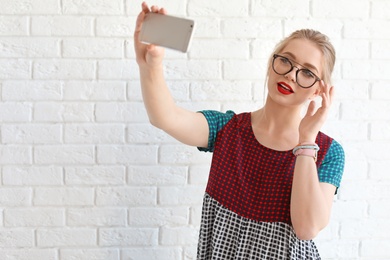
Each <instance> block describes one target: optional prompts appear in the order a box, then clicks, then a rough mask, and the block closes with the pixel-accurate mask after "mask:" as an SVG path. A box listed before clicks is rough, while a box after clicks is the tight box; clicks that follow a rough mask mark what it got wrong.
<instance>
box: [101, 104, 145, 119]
mask: <svg viewBox="0 0 390 260" xmlns="http://www.w3.org/2000/svg"><path fill="white" fill-rule="evenodd" d="M95 114H96V120H97V121H98V122H121V123H122V122H146V121H148V119H147V118H148V117H147V114H146V109H145V105H144V104H143V103H141V102H115V103H112V102H106V103H97V104H96V112H95Z"/></svg>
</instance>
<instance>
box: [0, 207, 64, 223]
mask: <svg viewBox="0 0 390 260" xmlns="http://www.w3.org/2000/svg"><path fill="white" fill-rule="evenodd" d="M64 213H65V211H64V210H63V209H45V208H34V209H6V210H5V211H4V225H5V226H6V227H58V226H63V225H64V224H65V214H64Z"/></svg>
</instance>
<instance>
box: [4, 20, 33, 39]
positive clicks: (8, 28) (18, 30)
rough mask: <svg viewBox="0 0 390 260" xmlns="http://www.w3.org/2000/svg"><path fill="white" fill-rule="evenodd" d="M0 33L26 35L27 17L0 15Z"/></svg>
mask: <svg viewBox="0 0 390 260" xmlns="http://www.w3.org/2000/svg"><path fill="white" fill-rule="evenodd" d="M0 35H2V36H3V35H4V36H25V35H28V17H23V16H0Z"/></svg>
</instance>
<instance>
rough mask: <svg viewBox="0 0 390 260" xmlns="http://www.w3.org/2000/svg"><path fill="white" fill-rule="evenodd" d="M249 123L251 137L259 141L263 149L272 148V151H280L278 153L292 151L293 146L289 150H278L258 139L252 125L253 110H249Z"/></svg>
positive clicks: (258, 143)
mask: <svg viewBox="0 0 390 260" xmlns="http://www.w3.org/2000/svg"><path fill="white" fill-rule="evenodd" d="M248 121H249V122H248V124H249V127H250V135H251V138H253V140H254V141H255V142H256V143H257V145H258V146H259V147H261V148H263V149H267V150H270V151H273V152H278V153H289V152H290V153H292V151H293V148H292V149H288V150H276V149H274V148H271V147H268V146H266V145H264V144H262V143H261V142H260V141H259V140H257V138H256V135H255V132H254V131H253V125H252V112H248Z"/></svg>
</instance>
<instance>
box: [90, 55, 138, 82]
mask: <svg viewBox="0 0 390 260" xmlns="http://www.w3.org/2000/svg"><path fill="white" fill-rule="evenodd" d="M130 68H138V65H136V62H135V61H131V60H102V59H101V60H99V61H98V72H97V73H98V79H105V80H123V79H138V78H139V75H138V73H139V72H138V69H130Z"/></svg>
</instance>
